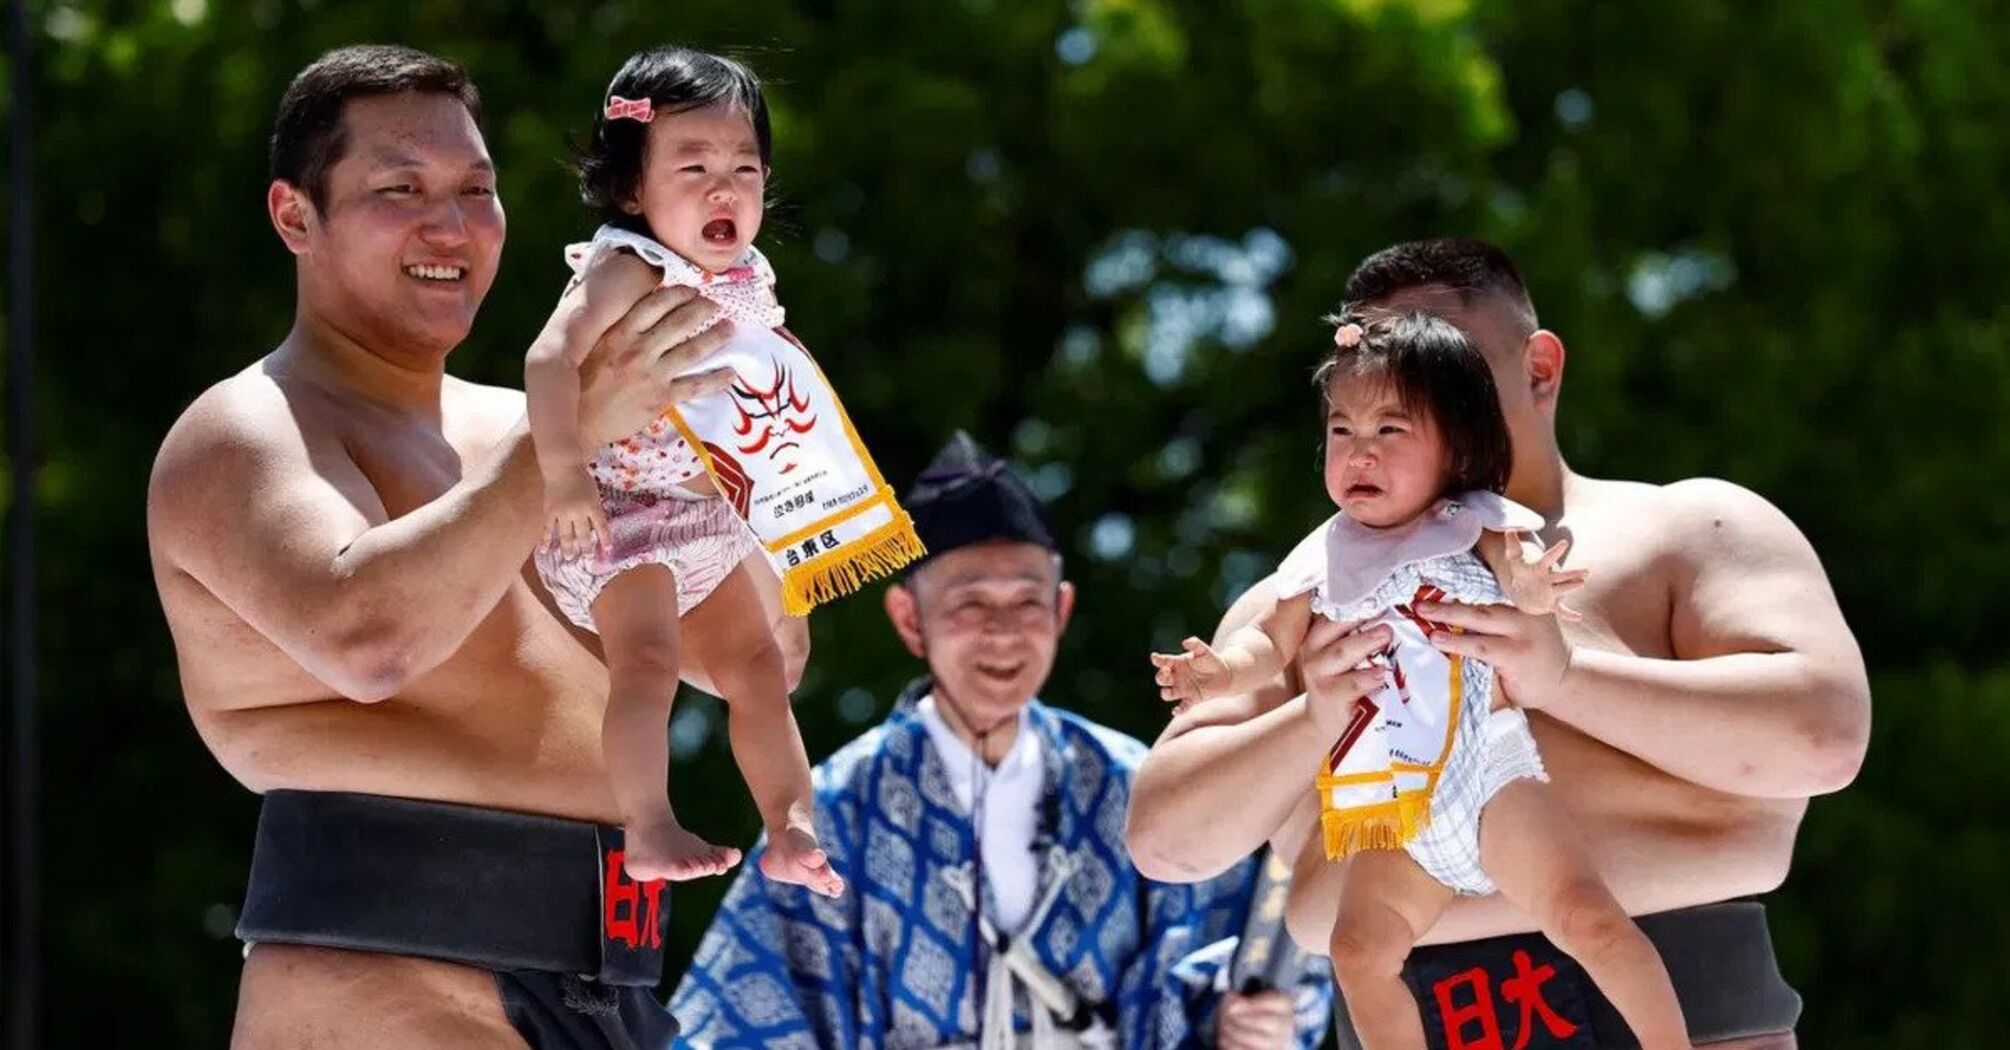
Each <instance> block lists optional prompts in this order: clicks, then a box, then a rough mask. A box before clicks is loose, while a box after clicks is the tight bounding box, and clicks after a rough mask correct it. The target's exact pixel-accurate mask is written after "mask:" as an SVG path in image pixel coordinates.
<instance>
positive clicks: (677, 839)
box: [621, 818, 740, 882]
mask: <svg viewBox="0 0 2010 1050" xmlns="http://www.w3.org/2000/svg"><path fill="white" fill-rule="evenodd" d="M625 837H626V840H627V847H626V848H627V855H626V857H625V858H624V859H623V860H622V863H621V866H622V867H623V868H624V869H626V870H627V872H628V877H629V878H631V879H634V880H636V881H637V882H646V881H648V880H650V879H670V880H672V881H675V882H681V881H683V880H685V879H699V878H704V877H705V876H707V875H723V874H725V873H726V872H727V870H728V869H730V868H732V866H733V865H735V864H738V863H740V851H739V850H736V849H733V848H732V847H730V846H714V845H713V844H711V843H709V842H706V841H705V840H704V839H701V838H699V837H698V836H696V835H693V834H691V833H690V832H689V831H686V830H684V828H683V826H682V825H680V824H678V823H677V821H676V819H675V818H670V819H665V820H649V821H634V822H631V823H630V824H629V825H628V828H627V831H626V835H625Z"/></svg>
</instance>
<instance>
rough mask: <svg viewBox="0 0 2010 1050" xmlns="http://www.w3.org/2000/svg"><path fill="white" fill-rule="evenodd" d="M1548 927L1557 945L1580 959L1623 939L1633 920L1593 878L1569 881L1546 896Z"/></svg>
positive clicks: (1631, 926) (1598, 952) (1603, 950)
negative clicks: (1548, 915) (1547, 901)
mask: <svg viewBox="0 0 2010 1050" xmlns="http://www.w3.org/2000/svg"><path fill="white" fill-rule="evenodd" d="M1548 911H1549V914H1550V923H1549V924H1550V927H1551V933H1552V936H1553V938H1554V939H1555V940H1556V941H1557V943H1558V946H1559V947H1561V948H1563V949H1564V950H1565V951H1567V952H1569V953H1570V954H1571V955H1573V956H1575V957H1578V958H1583V957H1584V956H1587V955H1598V954H1600V953H1602V952H1605V951H1607V950H1609V949H1610V948H1612V946H1614V945H1616V944H1618V943H1619V942H1620V941H1621V940H1623V939H1624V938H1625V937H1627V936H1628V935H1629V934H1630V933H1631V932H1632V929H1633V920H1632V919H1631V918H1628V917H1627V915H1626V911H1625V909H1623V908H1621V907H1620V906H1619V902H1618V901H1617V900H1614V899H1613V897H1612V893H1611V891H1609V890H1607V889H1606V888H1605V886H1604V884H1602V883H1600V882H1599V881H1597V880H1596V879H1573V880H1571V881H1569V882H1567V883H1565V884H1564V885H1563V886H1561V887H1560V888H1558V889H1557V890H1556V891H1555V892H1554V893H1553V894H1551V896H1550V901H1549V909H1548Z"/></svg>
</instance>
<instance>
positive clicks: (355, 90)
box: [266, 44, 482, 210]
mask: <svg viewBox="0 0 2010 1050" xmlns="http://www.w3.org/2000/svg"><path fill="white" fill-rule="evenodd" d="M405 91H416V92H419V93H421V94H435V95H452V96H453V97H454V98H455V99H457V100H459V102H460V103H461V105H463V106H466V107H467V109H468V115H469V116H471V117H473V118H474V121H475V124H476V125H477V126H479V125H480V124H481V120H482V99H481V94H480V92H477V91H476V90H475V85H474V81H472V80H469V79H468V73H467V70H465V69H462V68H461V67H460V66H459V65H457V64H455V63H453V62H449V61H447V60H446V59H444V58H440V57H438V56H435V55H429V54H426V53H425V52H423V51H415V50H413V49H411V48H409V47H399V46H398V45H396V44H356V45H353V46H350V47H340V48H336V49H335V50H333V51H330V52H328V53H327V54H325V55H322V56H321V57H320V58H317V59H315V60H314V61H313V62H312V63H311V64H310V65H308V67H307V68H306V69H303V70H301V71H300V74H299V75H298V76H296V77H294V78H293V83H291V84H288V85H287V86H286V93H285V94H284V95H281V96H280V98H279V115H278V116H277V117H275V118H274V119H273V121H272V139H271V141H270V143H269V145H268V147H267V153H266V156H267V160H268V163H269V164H270V166H271V170H272V177H273V178H275V179H281V180H284V181H286V182H289V183H292V184H293V185H295V186H298V187H299V188H300V189H301V190H302V191H303V192H305V193H306V194H307V199H308V200H310V201H312V202H314V207H315V208H316V209H317V210H325V209H326V207H327V204H328V172H329V170H330V169H332V168H333V167H335V164H336V162H337V161H339V160H341V159H342V154H343V152H344V151H345V150H347V149H348V147H349V136H348V134H347V131H346V130H345V129H344V127H343V125H342V111H343V108H344V107H345V106H347V105H348V102H349V100H350V99H352V98H362V97H366V96H371V95H395V94H398V93H400V92H405Z"/></svg>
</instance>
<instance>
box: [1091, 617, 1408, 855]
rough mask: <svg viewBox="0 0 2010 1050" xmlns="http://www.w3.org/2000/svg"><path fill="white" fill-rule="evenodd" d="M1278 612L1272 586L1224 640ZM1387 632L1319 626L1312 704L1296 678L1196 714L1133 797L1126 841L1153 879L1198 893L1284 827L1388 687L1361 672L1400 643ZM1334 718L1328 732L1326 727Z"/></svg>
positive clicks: (1160, 751) (1306, 659)
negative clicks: (1362, 705) (1330, 753)
mask: <svg viewBox="0 0 2010 1050" xmlns="http://www.w3.org/2000/svg"><path fill="white" fill-rule="evenodd" d="M1276 604H1277V596H1276V584H1275V581H1274V580H1273V579H1265V580H1263V581H1262V582H1260V583H1258V584H1257V585H1256V586H1255V587H1252V588H1251V589H1250V590H1249V592H1248V593H1246V594H1244V595H1243V596H1242V597H1240V598H1238V599H1236V602H1235V604H1234V605H1231V606H1230V607H1229V609H1228V612H1227V613H1226V614H1225V615H1224V616H1223V617H1222V621H1221V625H1220V627H1219V629H1217V631H1216V632H1215V633H1216V637H1218V638H1226V637H1229V636H1232V635H1233V634H1234V633H1235V632H1236V631H1238V630H1240V629H1242V628H1244V627H1245V626H1247V625H1249V624H1251V623H1253V622H1255V621H1256V620H1257V619H1258V618H1259V617H1261V616H1262V615H1263V613H1264V612H1265V611H1266V610H1268V609H1270V608H1272V607H1274V606H1275V605H1276ZM1388 638H1389V635H1388V630H1387V628H1386V627H1382V628H1376V629H1371V630H1369V631H1365V632H1361V633H1358V634H1357V633H1350V632H1349V630H1348V629H1347V628H1345V627H1342V626H1341V625H1339V624H1335V623H1333V622H1332V621H1330V620H1324V619H1321V620H1318V621H1317V622H1315V623H1314V624H1313V625H1312V626H1311V628H1310V629H1309V630H1307V631H1306V632H1304V641H1303V642H1302V644H1301V645H1300V646H1299V656H1300V660H1299V663H1298V667H1297V669H1298V671H1299V674H1300V675H1301V676H1302V677H1303V679H1304V681H1305V682H1306V683H1307V687H1308V689H1310V690H1311V693H1310V694H1300V693H1299V687H1298V684H1297V682H1296V681H1295V680H1294V676H1293V675H1292V674H1291V670H1290V669H1287V670H1286V671H1285V672H1284V673H1282V674H1280V675H1278V676H1276V677H1274V678H1273V679H1272V680H1270V681H1269V682H1267V683H1265V684H1263V685H1262V686H1260V687H1259V688H1256V689H1252V690H1249V691H1246V692H1242V693H1236V694H1231V695H1227V696H1222V697H1217V698H1214V699H1210V700H1207V701H1203V702H1201V703H1198V704H1195V705H1193V707H1191V708H1190V709H1188V710H1187V711H1186V712H1184V713H1182V714H1180V715H1178V716H1176V717H1175V718H1174V719H1173V720H1172V722H1171V724H1170V725H1168V726H1166V729H1165V732H1164V733H1162V734H1160V735H1159V739H1158V742H1157V743H1155V744H1153V745H1152V749H1151V752H1150V753H1149V754H1147V755H1146V756H1145V760H1144V763H1143V764H1142V765H1141V766H1139V768H1138V772H1137V776H1136V778H1135V779H1134V780H1133V781H1132V785H1131V804H1130V812H1129V815H1128V818H1127V820H1126V825H1125V829H1124V841H1125V843H1126V845H1127V846H1128V847H1129V849H1130V853H1131V861H1132V863H1133V864H1135V865H1136V866H1137V869H1138V871H1140V872H1141V873H1143V874H1144V875H1145V876H1146V877H1147V878H1151V879H1157V880H1160V881H1166V882H1192V881H1196V880H1199V879H1205V878H1210V877H1213V876H1215V875H1219V874H1221V873H1222V872H1224V871H1227V870H1228V869H1229V867H1230V866H1232V865H1234V864H1235V863H1236V862H1238V861H1240V860H1242V859H1243V858H1245V857H1247V856H1249V854H1250V853H1252V852H1254V851H1255V850H1256V848H1257V847H1258V846H1261V845H1262V844H1263V843H1264V842H1265V841H1267V840H1268V839H1269V838H1270V836H1271V833H1272V832H1274V831H1275V830H1276V829H1277V828H1278V827H1280V826H1281V825H1282V824H1283V823H1284V821H1285V819H1286V817H1287V816H1289V814H1290V812H1291V809H1292V807H1293V805H1294V804H1296V803H1297V802H1298V801H1299V800H1300V798H1301V797H1302V796H1303V795H1304V794H1305V793H1306V791H1307V790H1308V789H1309V787H1310V785H1311V782H1312V780H1311V778H1312V775H1313V773H1314V772H1315V771H1316V770H1317V768H1318V766H1319V761H1320V759H1321V758H1322V757H1324V755H1325V753H1326V749H1327V747H1328V746H1329V745H1331V744H1332V742H1333V739H1334V737H1335V736H1337V735H1338V734H1337V729H1334V730H1333V731H1330V732H1329V729H1332V725H1331V723H1337V722H1338V721H1339V719H1340V718H1342V717H1344V715H1342V714H1341V713H1340V708H1342V707H1348V706H1351V705H1352V702H1353V700H1354V699H1356V698H1358V697H1360V696H1361V695H1362V694H1364V693H1366V692H1367V691H1369V690H1370V689H1372V688H1374V687H1376V686H1377V685H1379V684H1380V681H1381V677H1380V675H1381V672H1380V671H1378V670H1374V669H1369V670H1365V671H1364V670H1356V669H1355V665H1356V664H1358V663H1360V662H1361V660H1363V659H1365V658H1366V657H1367V656H1368V654H1370V653H1372V652H1374V651H1375V650H1377V649H1379V648H1381V647H1382V646H1383V645H1385V644H1387V642H1388ZM1321 712H1327V713H1328V717H1326V718H1325V719H1324V721H1326V722H1328V723H1329V725H1328V726H1327V727H1324V728H1322V726H1321V725H1320V721H1321Z"/></svg>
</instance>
